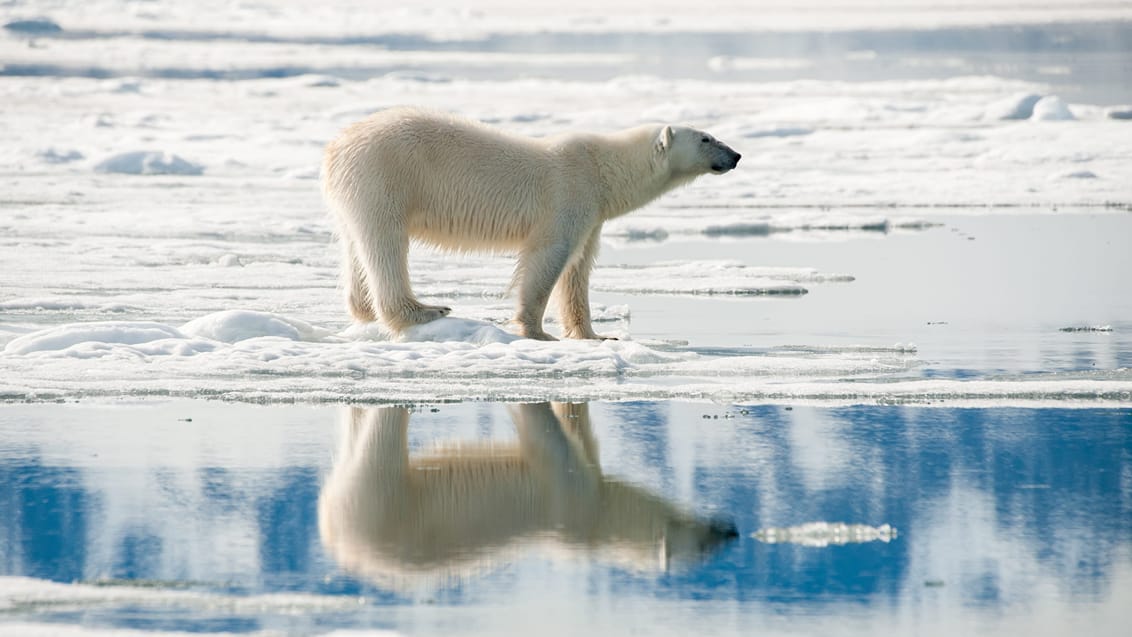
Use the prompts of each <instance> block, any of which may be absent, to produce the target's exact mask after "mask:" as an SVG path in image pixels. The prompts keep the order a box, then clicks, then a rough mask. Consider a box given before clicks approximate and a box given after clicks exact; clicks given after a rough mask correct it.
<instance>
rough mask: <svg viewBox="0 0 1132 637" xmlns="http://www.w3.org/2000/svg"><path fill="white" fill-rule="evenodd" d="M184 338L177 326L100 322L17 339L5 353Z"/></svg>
mask: <svg viewBox="0 0 1132 637" xmlns="http://www.w3.org/2000/svg"><path fill="white" fill-rule="evenodd" d="M169 338H175V339H183V338H185V335H184V334H182V333H181V332H180V331H178V330H177V329H175V328H172V327H169V326H168V325H163V324H161V323H154V322H150V321H98V322H94V323H74V324H71V325H62V326H59V327H51V328H47V329H43V330H39V331H38V332H32V333H31V334H25V335H24V336H21V337H19V338H16V339H14V340H12V341H11V342H9V343H8V345H7V346H5V347H4V353H5V354H14V355H23V354H30V353H32V352H45V351H61V350H66V349H69V348H71V347H73V346H75V345H80V344H84V343H99V344H106V345H137V344H140V343H150V342H153V341H157V340H162V339H169Z"/></svg>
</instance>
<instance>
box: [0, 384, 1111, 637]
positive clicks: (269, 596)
mask: <svg viewBox="0 0 1132 637" xmlns="http://www.w3.org/2000/svg"><path fill="white" fill-rule="evenodd" d="M810 522H828V523H841V522H843V523H848V524H859V525H867V526H868V527H876V528H882V527H883V525H889V526H891V527H893V528H895V534H894V537H893V535H892V534H882V537H879V538H877V537H876V535H875V534H874V535H873V536H869V535H867V534H866V535H865V536H863V537H860V538H857V539H860V540H864V541H849V542H847V543H845V542H844V538H840V537H837V536H830V535H826V536H820V535H819V536H816V537H814V536H811V537H809V538H807V540H808V541H806V542H793V541H783V542H777V543H769V542H766V541H764V540H762V539H759V538H756V537H755V535H756V534H757V533H758V532H759V531H761V530H765V529H768V528H779V529H781V528H787V527H797V526H798V525H802V524H805V523H810ZM779 537H780V538H781V537H782V535H781V533H780V535H779ZM787 539H790V538H787ZM851 539H852V538H851ZM0 571H2V575H3V577H0V632H5V631H6V632H9V633H12V634H21V631H24V630H27V629H28V624H29V623H47V624H49V626H56V627H60V625H63V624H70V625H81V626H85V627H88V628H94V629H109V628H119V629H121V628H125V629H138V630H142V631H149V632H160V631H172V630H178V631H185V630H187V631H194V632H220V631H223V632H236V633H254V632H264V631H266V632H271V633H282V634H318V633H326V632H331V631H333V630H336V629H361V630H366V631H369V630H374V631H376V630H392V631H395V632H398V633H402V634H411V635H416V634H421V635H426V634H527V633H530V632H531V631H538V633H539V634H563V635H566V634H579V633H582V632H583V631H584V632H586V633H593V634H650V635H651V634H686V633H688V632H690V631H693V630H696V631H703V630H709V631H711V632H712V633H713V634H752V633H755V632H762V633H765V632H771V633H777V634H816V633H820V632H826V631H828V632H831V633H834V634H842V635H860V634H873V633H881V634H964V635H975V634H1023V633H1025V634H1051V635H1056V634H1094V635H1116V634H1124V633H1123V629H1124V628H1126V626H1127V623H1128V621H1129V620H1132V607H1130V606H1129V605H1128V600H1130V599H1132V409H1127V408H1125V409H1095V410H1094V409H1087V410H1086V409H1081V410H1078V409H1005V408H997V409H945V408H930V407H844V408H832V407H830V408H826V407H808V406H801V405H799V406H794V407H786V406H758V405H755V406H741V407H740V406H716V405H701V404H690V403H594V404H589V405H572V406H571V405H550V404H537V405H511V406H509V405H501V404H488V403H466V404H454V405H448V404H445V405H436V406H417V407H414V408H410V409H405V408H398V407H380V408H378V407H374V408H349V407H317V408H316V407H253V406H244V405H225V404H218V403H206V402H170V403H145V404H113V405H87V404H77V405H70V404H68V405H30V406H19V405H5V406H0ZM32 578H34V579H32ZM53 583H57V584H53Z"/></svg>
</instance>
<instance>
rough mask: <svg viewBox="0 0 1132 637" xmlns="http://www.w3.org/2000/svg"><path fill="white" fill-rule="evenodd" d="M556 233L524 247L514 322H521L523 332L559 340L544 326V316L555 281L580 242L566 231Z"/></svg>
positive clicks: (519, 269)
mask: <svg viewBox="0 0 1132 637" xmlns="http://www.w3.org/2000/svg"><path fill="white" fill-rule="evenodd" d="M556 234H557V235H558V236H556V237H554V238H552V239H550V240H546V241H543V242H541V243H539V244H537V245H535V246H533V247H528V248H527V249H525V250H523V253H522V255H520V257H519V266H518V268H517V269H516V271H515V276H516V282H517V284H518V288H519V306H518V308H517V309H516V311H515V319H514V321H513V322H514V323H515V324H516V325H518V326H519V334H521V335H522V336H525V337H527V338H533V339H535V340H539V341H556V340H558V339H556V338H554V337H553V336H551V335H550V334H547V333H546V331H545V330H543V329H542V319H543V315H544V314H545V313H546V304H547V302H548V301H549V300H550V293H551V292H552V291H553V290H554V284H555V282H556V281H558V277H559V276H560V275H561V274H562V270H563V269H564V268H565V267H566V263H567V262H568V261H569V260H570V256H571V253H573V251H574V246H575V245H577V244H576V243H575V242H571V241H570V240H569V238H568V237H567V236H563V235H565V233H561V232H560V233H556Z"/></svg>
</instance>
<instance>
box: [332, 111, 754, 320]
mask: <svg viewBox="0 0 1132 637" xmlns="http://www.w3.org/2000/svg"><path fill="white" fill-rule="evenodd" d="M739 158H740V155H739V153H737V152H735V151H734V150H732V149H731V148H729V147H728V146H727V145H726V144H724V143H722V142H720V141H718V140H717V139H715V138H714V137H712V136H711V135H709V134H707V133H705V132H702V131H699V130H696V129H694V128H688V127H684V126H664V125H656V126H641V127H638V128H631V129H628V130H623V131H620V132H616V133H612V134H605V135H601V134H564V135H558V136H554V137H547V138H529V137H521V136H517V135H511V134H508V133H505V132H502V131H498V130H495V129H492V128H489V127H487V126H486V125H483V124H480V123H477V122H472V121H468V120H463V119H459V118H457V117H454V116H451V115H444V114H439V113H434V112H429V111H423V110H418V109H412V108H393V109H389V110H385V111H381V112H378V113H376V114H374V115H371V116H370V117H369V118H367V119H364V120H362V121H360V122H357V123H355V124H353V125H352V126H350V127H348V128H347V129H346V130H345V131H343V132H342V134H341V135H340V136H339V137H338V138H337V139H335V140H334V141H332V142H330V144H328V145H327V147H326V152H325V154H324V158H323V163H322V173H321V179H322V192H323V197H324V199H325V200H326V203H327V205H328V207H329V209H330V212H331V216H332V217H333V218H334V220H335V222H336V227H337V232H338V235H339V237H340V239H341V243H342V249H343V256H342V278H343V283H344V287H345V289H346V294H347V304H348V306H349V309H350V313H351V314H352V315H353V316H354V318H355V319H357V320H359V321H373V320H375V319H376V318H378V317H380V318H381V319H382V320H383V322H384V323H385V324H386V325H387V326H388V327H389V328H391V329H392V330H394V331H396V332H400V331H403V330H404V329H405V328H407V327H410V326H412V325H416V324H419V323H426V322H428V321H432V320H435V319H438V318H440V317H443V316H446V315H447V314H448V313H449V312H451V309H450V308H447V307H442V306H434V305H423V304H422V303H420V301H418V300H417V299H416V297H415V296H414V295H413V292H412V289H411V287H410V285H409V269H408V250H409V242H410V240H414V239H415V240H418V241H421V242H423V243H427V244H432V245H434V246H437V247H441V248H445V249H450V250H456V251H480V250H486V251H493V252H507V251H514V252H517V253H518V266H517V267H516V269H515V274H514V278H513V283H512V287H513V288H515V289H517V290H518V302H517V305H518V307H517V309H516V313H515V318H514V322H515V323H516V324H517V325H518V329H519V332H520V334H521V335H522V336H525V337H528V338H534V339H541V340H555V339H554V338H553V337H552V336H550V335H549V334H547V333H546V332H545V331H544V330H543V314H544V313H545V311H546V305H547V302H548V300H549V298H550V296H551V293H552V292H555V290H556V292H555V294H556V298H557V301H558V306H559V311H560V314H561V324H562V330H563V334H564V336H566V337H569V338H586V339H596V338H601V337H599V336H598V335H597V334H595V333H594V331H593V327H592V326H591V321H590V305H589V277H590V269H591V268H592V266H593V263H594V259H595V258H596V256H597V250H598V241H599V237H600V235H601V226H602V224H603V223H604V222H605V221H606V220H608V219H612V218H614V217H618V216H621V215H624V214H626V213H628V212H630V211H631V210H634V209H636V208H640V207H641V206H643V205H645V204H647V203H648V202H650V201H652V200H653V199H656V198H657V197H659V196H660V195H662V194H664V193H665V192H667V191H669V190H671V189H673V188H675V187H677V186H679V185H681V184H685V183H687V182H689V181H691V180H692V179H695V178H696V177H699V176H700V175H704V174H707V173H714V174H723V173H726V172H728V171H730V170H731V169H733V168H735V166H736V165H737V164H738V163H739Z"/></svg>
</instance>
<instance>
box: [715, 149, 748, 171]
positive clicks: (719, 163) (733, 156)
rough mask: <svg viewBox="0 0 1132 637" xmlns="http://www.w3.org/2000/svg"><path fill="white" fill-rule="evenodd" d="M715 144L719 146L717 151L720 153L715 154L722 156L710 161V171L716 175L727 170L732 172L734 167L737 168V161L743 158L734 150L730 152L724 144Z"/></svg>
mask: <svg viewBox="0 0 1132 637" xmlns="http://www.w3.org/2000/svg"><path fill="white" fill-rule="evenodd" d="M716 143H717V144H719V149H718V150H719V151H720V152H718V153H717V154H718V155H722V156H721V157H719V158H717V159H715V160H714V161H712V164H711V171H712V172H713V173H715V174H717V175H722V174H723V173H725V172H727V171H729V170H733V169H734V168H735V167H736V166H738V165H739V160H740V159H741V158H742V157H743V156H742V155H740V154H739V153H737V152H735V151H734V150H731V149H730V148H728V147H727V146H726V145H724V144H721V143H719V142H716Z"/></svg>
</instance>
